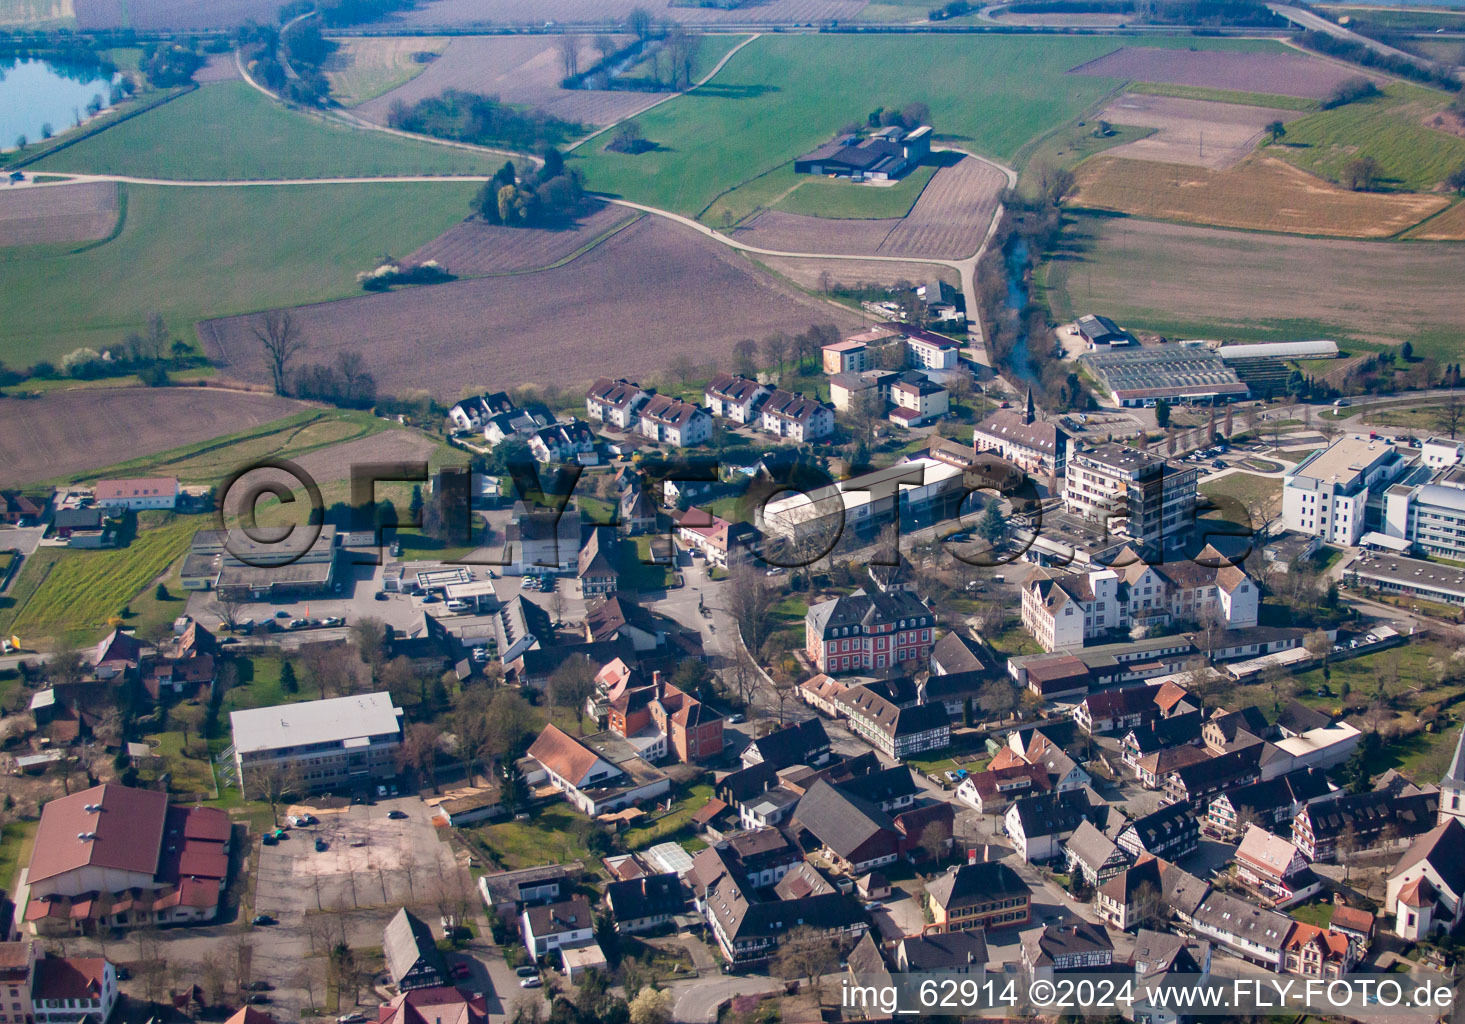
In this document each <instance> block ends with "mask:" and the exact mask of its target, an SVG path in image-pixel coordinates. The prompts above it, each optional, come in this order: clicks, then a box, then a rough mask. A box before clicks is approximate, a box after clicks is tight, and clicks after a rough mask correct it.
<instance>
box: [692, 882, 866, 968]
mask: <svg viewBox="0 0 1465 1024" xmlns="http://www.w3.org/2000/svg"><path fill="white" fill-rule="evenodd" d="M703 906H704V908H705V909H704V913H705V914H706V916H707V923H708V924H709V925H710V926H711V929H712V935H713V938H715V939H716V940H717V945H718V948H719V949H721V951H722V954H723V956H724V957H725V958H726V959H727V961H728V963H729V964H730V965H731V966H732V968H733V969H735V970H744V969H748V968H753V967H758V966H761V965H764V964H766V963H767V962H768V960H769V959H770V958H771V957H772V956H773V955H774V954H775V953H776V952H777V950H778V945H779V943H780V941H782V939H783V937H784V935H786V934H787V933H788V932H790V931H792V930H793V929H795V928H798V927H801V926H804V927H808V928H812V929H814V930H815V931H816V932H819V933H821V934H823V935H827V936H829V937H830V939H832V940H833V941H836V942H839V943H840V944H846V943H851V942H853V941H854V940H856V939H858V938H859V937H860V936H862V935H863V934H865V932H866V931H867V930H868V928H869V923H868V921H867V919H866V917H865V913H864V911H863V910H862V909H861V908H860V906H859V905H858V904H856V903H855V902H854V901H853V900H851V899H850V898H849V897H848V896H845V895H844V894H843V893H839V892H832V893H821V894H819V895H816V896H805V897H802V898H799V899H787V900H782V899H775V900H758V899H757V898H756V895H755V894H751V893H750V892H749V891H748V890H747V888H746V886H745V885H744V884H743V883H741V882H740V881H738V880H737V879H735V878H733V877H732V876H731V875H723V876H721V877H719V878H718V879H717V880H716V881H715V882H714V883H712V884H711V885H709V886H708V888H707V894H706V897H705V898H704V900H703Z"/></svg>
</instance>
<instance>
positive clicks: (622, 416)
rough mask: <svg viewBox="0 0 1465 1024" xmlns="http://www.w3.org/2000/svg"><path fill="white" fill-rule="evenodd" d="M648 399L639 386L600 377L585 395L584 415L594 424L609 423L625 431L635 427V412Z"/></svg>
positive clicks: (647, 394) (644, 391)
mask: <svg viewBox="0 0 1465 1024" xmlns="http://www.w3.org/2000/svg"><path fill="white" fill-rule="evenodd" d="M650 397H651V396H650V393H649V392H647V391H646V390H645V389H644V388H642V387H641V385H639V384H633V383H631V382H630V381H628V380H611V379H610V378H608V377H601V378H600V379H599V380H597V381H596V382H595V383H594V384H592V385H591V386H590V391H589V392H588V393H587V394H586V395H585V415H586V416H588V417H589V418H590V419H591V420H593V421H595V422H596V423H609V424H610V425H611V426H613V427H620V428H621V429H622V430H626V429H629V428H630V427H632V426H634V425H635V423H636V415H637V410H639V409H640V408H641V406H643V405H645V404H646V402H647V401H648V400H649V399H650Z"/></svg>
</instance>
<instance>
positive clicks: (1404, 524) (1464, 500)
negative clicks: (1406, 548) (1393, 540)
mask: <svg viewBox="0 0 1465 1024" xmlns="http://www.w3.org/2000/svg"><path fill="white" fill-rule="evenodd" d="M1383 527H1384V528H1383V531H1382V532H1383V533H1384V534H1385V535H1386V536H1389V537H1399V538H1402V539H1404V540H1407V541H1409V543H1410V544H1411V545H1412V546H1413V549H1414V552H1415V553H1416V554H1420V555H1432V556H1436V557H1440V558H1453V559H1457V560H1465V489H1461V488H1459V487H1452V486H1448V485H1444V484H1437V483H1429V484H1420V485H1419V486H1416V487H1410V486H1409V485H1408V484H1394V485H1393V486H1392V487H1390V488H1389V489H1388V490H1386V491H1385V492H1384V522H1383Z"/></svg>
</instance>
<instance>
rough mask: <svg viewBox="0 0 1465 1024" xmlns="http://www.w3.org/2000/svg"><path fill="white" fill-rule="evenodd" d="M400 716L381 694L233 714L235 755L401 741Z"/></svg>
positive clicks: (230, 718)
mask: <svg viewBox="0 0 1465 1024" xmlns="http://www.w3.org/2000/svg"><path fill="white" fill-rule="evenodd" d="M400 714H401V709H400V708H395V707H393V706H392V695H391V694H390V693H387V692H386V691H382V692H380V693H361V694H356V695H354V696H351V697H329V698H327V699H325V700H308V701H303V702H301V703H299V704H281V705H278V706H275V707H267V708H248V709H246V710H243V711H233V712H230V714H229V724H230V726H231V728H232V729H233V732H234V749H235V750H237V751H239V752H240V753H248V752H250V751H255V750H275V749H278V748H280V747H298V746H304V745H306V744H311V743H339V742H343V741H348V740H354V739H365V738H369V737H376V736H391V737H397V736H399V735H400V734H401V731H402V726H401V722H400V721H399V718H398V716H399V715H400Z"/></svg>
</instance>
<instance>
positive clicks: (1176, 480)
mask: <svg viewBox="0 0 1465 1024" xmlns="http://www.w3.org/2000/svg"><path fill="white" fill-rule="evenodd" d="M1199 478H1200V471H1199V470H1198V469H1196V468H1194V467H1189V466H1183V465H1180V464H1178V463H1174V462H1169V461H1167V460H1165V459H1162V458H1159V457H1158V456H1155V455H1150V454H1149V453H1148V452H1143V451H1140V450H1139V449H1137V448H1127V447H1125V446H1124V445H1120V444H1114V443H1112V442H1110V443H1106V444H1101V445H1098V446H1097V447H1094V448H1089V449H1086V450H1080V451H1075V452H1073V453H1072V454H1071V455H1070V456H1069V459H1068V475H1067V477H1066V478H1065V480H1064V487H1063V503H1064V505H1065V506H1066V507H1067V508H1068V510H1069V511H1070V512H1072V513H1074V514H1075V515H1078V516H1081V517H1083V518H1084V519H1087V520H1091V521H1094V522H1102V523H1105V524H1107V529H1108V531H1109V532H1110V533H1111V534H1120V535H1124V536H1127V537H1129V538H1130V539H1131V540H1133V541H1134V542H1135V543H1136V544H1138V545H1139V546H1140V547H1142V548H1144V549H1147V550H1156V551H1158V550H1161V549H1171V548H1174V547H1177V546H1178V545H1179V544H1180V543H1181V542H1182V541H1183V540H1184V538H1185V537H1186V535H1187V534H1189V532H1190V530H1191V528H1192V527H1193V526H1194V525H1195V484H1196V481H1197V480H1198V479H1199Z"/></svg>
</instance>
